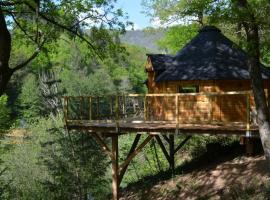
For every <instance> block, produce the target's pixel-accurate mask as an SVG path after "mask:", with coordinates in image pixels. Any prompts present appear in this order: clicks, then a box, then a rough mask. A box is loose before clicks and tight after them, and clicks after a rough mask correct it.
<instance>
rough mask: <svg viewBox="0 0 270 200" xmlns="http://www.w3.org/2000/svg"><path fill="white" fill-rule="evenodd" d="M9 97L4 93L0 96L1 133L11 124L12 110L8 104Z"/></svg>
mask: <svg viewBox="0 0 270 200" xmlns="http://www.w3.org/2000/svg"><path fill="white" fill-rule="evenodd" d="M7 101H8V97H7V95H2V96H1V97H0V110H1V112H0V133H1V132H2V131H4V130H6V129H7V128H8V127H9V125H10V119H11V117H10V114H11V110H10V108H8V106H7Z"/></svg>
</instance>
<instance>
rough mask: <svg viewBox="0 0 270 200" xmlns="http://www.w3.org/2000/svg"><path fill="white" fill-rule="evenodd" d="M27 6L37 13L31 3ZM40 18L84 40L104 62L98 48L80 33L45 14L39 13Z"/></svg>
mask: <svg viewBox="0 0 270 200" xmlns="http://www.w3.org/2000/svg"><path fill="white" fill-rule="evenodd" d="M25 4H26V5H27V6H28V7H29V8H30V10H32V11H33V12H35V13H36V9H35V8H34V7H33V6H32V5H30V4H29V3H27V2H25ZM39 16H40V17H41V18H43V19H44V20H46V21H47V22H50V23H51V24H53V25H55V26H57V27H59V28H61V29H64V30H66V31H68V32H70V33H72V34H73V35H75V36H77V37H79V38H80V39H81V40H83V41H84V42H86V43H87V44H88V45H89V46H90V47H91V48H92V50H93V51H94V53H95V54H96V55H97V56H98V57H99V58H100V59H101V60H102V57H101V56H100V55H99V53H98V52H97V50H96V48H95V47H94V46H93V44H92V43H91V42H89V41H88V40H87V39H86V38H85V37H83V36H82V35H80V34H79V33H77V32H76V31H74V30H72V29H71V28H69V27H67V26H65V25H63V24H60V23H58V22H56V21H54V20H53V19H51V18H49V17H47V16H46V15H44V14H43V13H41V12H39Z"/></svg>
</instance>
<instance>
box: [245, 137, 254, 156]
mask: <svg viewBox="0 0 270 200" xmlns="http://www.w3.org/2000/svg"><path fill="white" fill-rule="evenodd" d="M245 142H246V154H247V155H248V156H251V155H252V154H253V153H254V152H253V139H252V138H250V137H246V141H245Z"/></svg>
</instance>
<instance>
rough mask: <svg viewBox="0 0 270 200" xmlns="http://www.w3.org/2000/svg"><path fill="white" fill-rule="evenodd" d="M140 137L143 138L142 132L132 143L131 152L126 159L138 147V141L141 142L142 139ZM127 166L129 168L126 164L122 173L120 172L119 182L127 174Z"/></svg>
mask: <svg viewBox="0 0 270 200" xmlns="http://www.w3.org/2000/svg"><path fill="white" fill-rule="evenodd" d="M140 138H141V135H140V134H137V135H136V137H135V139H134V141H133V144H132V146H131V148H130V150H129V153H128V155H127V157H126V159H128V157H129V156H130V155H131V154H132V153H133V152H134V151H135V149H136V147H137V145H138V143H139V141H140ZM127 168H128V165H126V166H125V167H124V168H123V169H122V170H121V172H120V174H119V183H121V182H122V179H123V177H124V174H125V172H126V170H127Z"/></svg>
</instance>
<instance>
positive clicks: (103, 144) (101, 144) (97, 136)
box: [91, 133, 113, 159]
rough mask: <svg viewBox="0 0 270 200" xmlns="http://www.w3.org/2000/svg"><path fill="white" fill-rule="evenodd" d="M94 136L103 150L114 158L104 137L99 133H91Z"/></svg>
mask: <svg viewBox="0 0 270 200" xmlns="http://www.w3.org/2000/svg"><path fill="white" fill-rule="evenodd" d="M91 134H92V135H93V137H94V138H95V139H96V141H97V143H98V144H99V145H100V146H101V147H102V150H103V151H104V152H105V153H107V154H108V155H109V156H110V157H111V159H112V158H113V154H112V151H111V150H110V148H109V147H108V146H107V145H106V143H105V142H104V141H103V139H102V138H101V137H100V136H99V135H98V134H97V133H91Z"/></svg>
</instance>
